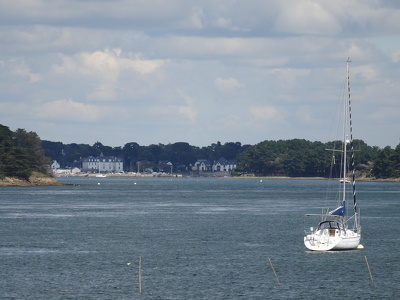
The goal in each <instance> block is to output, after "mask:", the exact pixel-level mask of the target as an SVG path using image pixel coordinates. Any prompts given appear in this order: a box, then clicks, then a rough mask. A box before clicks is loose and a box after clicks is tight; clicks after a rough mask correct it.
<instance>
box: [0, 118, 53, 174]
mask: <svg viewBox="0 0 400 300" xmlns="http://www.w3.org/2000/svg"><path fill="white" fill-rule="evenodd" d="M40 145H41V142H40V139H39V137H38V136H37V135H36V133H33V132H29V133H28V132H26V131H25V130H23V129H18V130H17V131H15V132H12V131H11V130H10V129H9V128H8V127H7V126H3V125H0V177H6V176H7V177H18V178H22V179H29V176H30V175H31V174H32V171H38V172H42V173H45V172H46V171H47V166H48V159H46V158H45V157H44V155H43V149H41V146H40Z"/></svg>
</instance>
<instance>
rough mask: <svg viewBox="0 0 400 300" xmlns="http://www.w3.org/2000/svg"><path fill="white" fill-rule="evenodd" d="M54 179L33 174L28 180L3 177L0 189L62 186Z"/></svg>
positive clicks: (0, 181) (0, 180)
mask: <svg viewBox="0 0 400 300" xmlns="http://www.w3.org/2000/svg"><path fill="white" fill-rule="evenodd" d="M64 185H65V184H62V183H61V182H59V181H58V180H57V179H56V178H54V177H51V176H49V175H45V174H40V173H34V174H32V175H31V176H30V177H29V180H25V179H20V178H16V177H4V178H2V179H0V187H8V186H18V187H21V186H22V187H23V186H26V187H29V186H64Z"/></svg>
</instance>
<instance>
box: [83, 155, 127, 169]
mask: <svg viewBox="0 0 400 300" xmlns="http://www.w3.org/2000/svg"><path fill="white" fill-rule="evenodd" d="M123 170H124V163H123V161H122V159H120V158H117V157H115V156H104V155H103V153H102V154H100V156H97V157H93V156H89V157H86V158H84V159H82V171H83V172H87V173H120V172H123Z"/></svg>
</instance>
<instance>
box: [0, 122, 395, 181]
mask: <svg viewBox="0 0 400 300" xmlns="http://www.w3.org/2000/svg"><path fill="white" fill-rule="evenodd" d="M340 143H341V142H340V141H332V142H327V143H322V142H318V141H316V142H311V141H308V140H304V139H292V140H278V141H273V140H266V141H263V142H260V143H258V144H256V145H242V144H241V143H240V142H227V143H225V144H222V143H221V142H217V143H213V144H211V145H210V146H206V147H197V146H192V145H190V144H189V143H186V142H177V143H173V144H167V145H164V144H157V145H155V144H152V145H149V146H141V145H139V144H138V143H136V142H130V143H127V144H125V145H124V146H123V147H110V146H106V145H103V144H102V143H100V142H96V143H94V144H93V145H88V144H76V143H72V144H63V143H62V142H52V141H41V140H40V138H39V136H38V135H37V134H36V133H35V132H27V131H26V130H24V129H17V130H16V131H14V132H13V131H11V130H10V129H9V128H8V127H7V126H3V125H1V124H0V178H2V177H5V176H14V177H19V178H25V179H28V178H29V176H30V175H31V174H32V172H34V171H36V172H40V173H47V172H48V170H49V165H50V160H57V162H58V163H60V165H61V167H62V168H68V167H74V166H77V167H79V166H80V165H81V160H82V158H85V157H88V156H94V157H96V156H99V155H100V154H101V153H102V154H103V155H105V156H115V157H118V158H121V159H123V161H124V169H125V171H137V170H136V167H137V165H138V164H137V163H138V162H139V163H140V165H141V166H148V167H151V168H157V166H158V165H160V163H161V162H171V163H172V165H173V170H174V172H181V173H185V172H190V171H191V167H192V166H193V165H194V163H195V162H196V161H197V160H199V159H206V160H209V161H210V162H213V161H215V160H218V159H219V158H221V157H223V158H225V159H227V160H236V161H237V168H236V170H235V171H234V172H233V175H241V174H255V175H259V176H290V177H329V176H333V177H338V176H339V164H338V163H337V164H334V165H333V167H331V162H332V160H333V161H337V162H339V161H340V160H339V158H338V157H337V155H335V152H334V153H333V152H331V151H327V150H326V149H334V148H335V149H340V147H341V144H340ZM354 148H355V149H356V169H357V170H358V174H357V175H358V176H364V177H375V178H400V144H399V145H398V146H397V147H396V148H395V149H392V148H391V147H389V146H387V147H385V148H383V149H381V148H379V147H377V146H373V147H371V146H369V145H367V144H366V143H365V142H364V141H362V140H355V141H354Z"/></svg>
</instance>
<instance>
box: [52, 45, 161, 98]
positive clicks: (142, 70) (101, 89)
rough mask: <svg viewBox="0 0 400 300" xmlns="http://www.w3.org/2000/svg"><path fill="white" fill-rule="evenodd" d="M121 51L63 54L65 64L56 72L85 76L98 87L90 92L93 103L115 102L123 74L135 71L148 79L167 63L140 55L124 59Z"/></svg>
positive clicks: (56, 69) (54, 69)
mask: <svg viewBox="0 0 400 300" xmlns="http://www.w3.org/2000/svg"><path fill="white" fill-rule="evenodd" d="M121 53H122V51H121V49H118V48H115V49H112V50H109V49H106V50H104V51H95V52H81V53H77V54H75V55H73V56H67V55H62V56H61V59H62V63H61V64H55V65H53V67H52V71H53V72H54V73H55V74H58V75H63V76H73V77H76V76H82V77H84V78H87V80H91V81H92V85H94V88H93V89H92V90H91V91H90V92H89V94H88V99H91V100H113V99H115V98H116V96H117V94H116V88H117V86H118V81H119V79H120V75H121V74H122V73H123V72H132V71H133V72H135V73H137V75H139V76H146V75H150V74H152V73H154V72H155V71H156V70H158V69H159V68H161V67H162V66H163V65H164V64H165V62H166V61H163V60H146V59H141V58H140V57H139V56H137V55H136V56H135V57H134V58H130V57H122V55H121Z"/></svg>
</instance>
